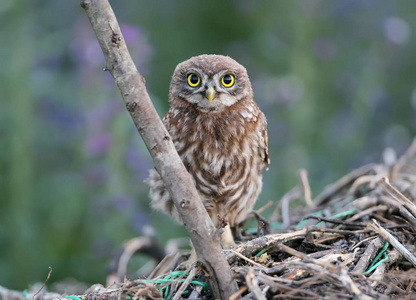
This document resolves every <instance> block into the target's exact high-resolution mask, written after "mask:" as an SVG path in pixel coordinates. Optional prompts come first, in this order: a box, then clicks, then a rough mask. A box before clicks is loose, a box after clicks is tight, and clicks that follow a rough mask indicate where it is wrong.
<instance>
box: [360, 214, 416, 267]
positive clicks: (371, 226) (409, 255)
mask: <svg viewBox="0 0 416 300" xmlns="http://www.w3.org/2000/svg"><path fill="white" fill-rule="evenodd" d="M373 222H374V224H371V223H368V224H367V228H368V229H370V230H373V231H375V232H376V233H378V234H379V235H381V236H382V237H383V238H384V239H385V240H387V241H388V242H389V243H390V244H391V245H392V246H393V247H394V248H396V249H397V250H398V251H399V252H400V253H401V254H402V255H403V256H404V257H405V258H406V259H407V260H408V261H409V262H410V263H411V264H412V265H413V266H414V267H415V268H416V257H415V256H414V255H413V254H412V253H410V251H409V250H407V249H406V248H405V247H404V246H403V245H402V244H401V243H400V242H399V241H398V240H397V239H396V238H395V237H394V236H393V235H391V234H390V233H389V232H388V231H387V230H386V229H384V228H383V227H381V225H380V224H379V223H378V222H377V221H376V220H375V219H373Z"/></svg>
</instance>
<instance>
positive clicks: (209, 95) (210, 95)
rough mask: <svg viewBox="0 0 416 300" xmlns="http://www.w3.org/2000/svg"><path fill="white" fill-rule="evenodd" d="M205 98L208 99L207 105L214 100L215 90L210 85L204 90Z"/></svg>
mask: <svg viewBox="0 0 416 300" xmlns="http://www.w3.org/2000/svg"><path fill="white" fill-rule="evenodd" d="M205 97H206V98H207V99H208V101H209V103H212V100H214V98H215V89H214V87H213V86H212V85H210V86H209V87H208V88H207V89H206V90H205Z"/></svg>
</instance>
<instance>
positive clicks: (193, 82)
mask: <svg viewBox="0 0 416 300" xmlns="http://www.w3.org/2000/svg"><path fill="white" fill-rule="evenodd" d="M200 82H201V79H200V78H199V76H198V75H196V74H194V73H191V74H189V75H188V84H189V86H191V87H196V86H198V84H199V83H200Z"/></svg>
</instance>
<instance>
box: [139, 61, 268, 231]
mask: <svg viewBox="0 0 416 300" xmlns="http://www.w3.org/2000/svg"><path fill="white" fill-rule="evenodd" d="M189 73H195V74H197V75H198V76H200V77H201V84H200V87H198V88H191V87H190V86H189V85H188V83H187V76H188V75H189ZM226 74H232V75H233V76H234V77H235V83H234V85H233V86H232V88H225V87H224V86H223V85H221V81H220V78H221V76H224V75H226ZM210 82H211V84H212V82H215V90H216V97H215V98H214V100H213V101H212V103H210V102H209V101H208V99H207V98H206V97H204V89H207V87H204V84H205V85H206V86H208V85H209V84H210ZM169 98H170V104H171V108H170V110H169V112H168V113H167V114H166V116H165V118H164V120H163V121H164V124H165V126H166V128H167V130H168V131H169V133H170V135H171V137H172V139H173V142H174V144H175V147H176V150H177V151H178V153H179V156H180V157H181V159H182V161H183V163H184V165H185V167H186V169H187V170H188V172H189V173H190V174H191V175H192V177H193V179H194V183H195V186H196V188H197V190H198V192H199V195H200V197H201V200H202V201H203V203H204V205H205V208H206V209H207V211H208V213H209V215H210V216H211V218H212V220H213V222H214V224H217V222H218V221H217V217H218V216H221V217H224V218H225V219H226V220H227V221H228V222H229V224H230V225H231V226H234V225H236V224H238V223H239V222H241V221H242V220H243V219H244V217H245V216H246V214H247V213H248V212H249V211H250V210H251V209H252V208H253V206H254V203H255V201H256V200H257V197H258V195H259V193H260V191H261V188H262V169H263V167H266V168H268V167H269V155H268V149H267V128H266V127H267V123H266V118H265V116H264V114H263V113H262V112H261V111H260V109H259V107H258V106H257V104H256V103H255V102H254V100H253V93H252V89H251V84H250V80H249V78H248V75H247V72H246V70H245V68H244V67H243V66H241V65H240V64H238V63H237V62H236V61H234V60H233V59H231V58H230V57H226V56H220V55H201V56H197V57H193V58H191V59H189V60H187V61H185V62H183V63H181V64H179V65H178V66H177V68H176V70H175V72H174V74H173V77H172V82H171V86H170V93H169ZM147 182H148V183H149V185H150V196H151V198H152V206H153V207H154V208H156V209H158V210H161V211H163V212H165V213H167V214H169V215H171V216H173V217H174V218H175V219H177V220H178V221H180V218H179V215H178V212H177V210H176V208H175V207H174V204H173V201H172V200H171V198H170V196H169V192H168V191H167V190H166V189H165V187H164V185H163V182H162V180H161V179H160V176H159V174H158V173H157V172H156V170H151V171H150V176H149V178H148V180H147Z"/></svg>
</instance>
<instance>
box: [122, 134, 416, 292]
mask: <svg viewBox="0 0 416 300" xmlns="http://www.w3.org/2000/svg"><path fill="white" fill-rule="evenodd" d="M300 178H301V184H300V186H299V188H298V187H297V188H295V189H293V190H292V191H290V192H289V193H287V194H286V195H285V196H284V197H283V199H282V201H281V202H280V203H279V205H278V206H277V208H276V209H275V211H274V213H273V215H272V216H271V221H268V220H265V219H264V218H262V217H261V216H260V214H259V212H253V214H252V216H253V217H255V218H256V219H257V220H258V221H259V230H258V231H261V230H262V231H263V232H264V231H265V232H266V233H267V231H268V230H269V228H271V227H273V225H275V224H276V222H275V221H279V222H278V223H277V224H278V225H280V229H278V230H275V231H276V233H272V234H266V235H263V236H259V234H258V233H257V234H248V233H243V234H242V235H241V238H242V239H243V240H245V242H243V243H241V244H239V245H238V246H237V247H236V248H234V249H229V250H224V252H225V255H226V258H227V260H228V262H229V263H230V267H231V270H232V272H233V274H234V276H235V278H236V279H237V282H238V284H239V287H240V290H239V291H238V292H237V293H236V294H235V295H234V296H233V299H237V298H238V297H240V296H241V297H243V298H244V299H289V298H290V299H305V298H307V299H318V298H319V299H321V298H327V299H383V298H385V299H389V298H393V297H394V298H401V299H411V298H412V295H413V297H415V295H416V285H415V282H416V258H415V256H414V254H415V253H416V246H415V245H416V226H415V225H416V205H415V203H416V141H415V142H414V143H413V144H412V145H411V146H410V148H409V149H408V151H407V152H406V153H405V154H404V155H403V156H402V157H401V158H400V159H399V160H397V161H396V162H395V163H393V164H390V165H387V164H383V165H375V164H373V165H367V166H364V167H362V168H360V169H357V170H355V171H353V172H351V173H350V174H348V175H346V176H344V177H343V178H341V179H340V180H338V181H337V182H335V183H334V184H332V185H330V186H328V187H327V188H326V189H325V190H324V191H323V192H322V193H321V194H320V195H319V196H318V197H316V199H315V200H314V201H307V200H306V203H307V204H308V206H307V207H306V208H301V209H299V208H297V209H294V210H293V211H292V212H290V214H289V213H288V207H289V205H288V203H289V202H290V201H291V200H296V199H299V198H308V195H310V191H309V185H308V183H307V179H305V178H306V177H305V176H304V173H302V176H300ZM272 221H274V222H272ZM172 260H174V261H175V262H176V264H177V257H175V258H174V259H173V258H172V256H169V257H168V259H165V260H164V261H163V262H162V264H161V265H160V266H159V268H158V270H157V272H156V273H155V272H153V274H152V275H156V274H160V275H158V276H156V279H155V280H154V281H153V283H154V286H155V287H156V288H158V289H160V291H161V292H160V295H159V297H160V298H163V297H165V298H167V299H172V297H173V299H181V298H189V299H210V298H211V297H212V295H211V294H210V292H209V290H206V289H205V288H204V287H203V286H201V285H200V284H199V283H200V282H201V281H202V282H204V281H205V279H204V278H205V276H206V275H205V273H204V270H201V269H200V268H199V267H198V266H194V267H193V268H191V269H190V270H188V272H189V274H188V273H186V272H185V273H182V274H181V275H174V272H175V271H173V269H171V270H169V269H170V268H173V266H175V265H176V264H175V263H172ZM167 261H168V262H169V263H167ZM161 273H164V274H161ZM175 276H176V277H175ZM185 278H186V279H185ZM195 279H196V280H195ZM196 283H197V284H196ZM129 284H131V283H129ZM131 296H132V297H133V298H134V295H133V294H132V295H131Z"/></svg>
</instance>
